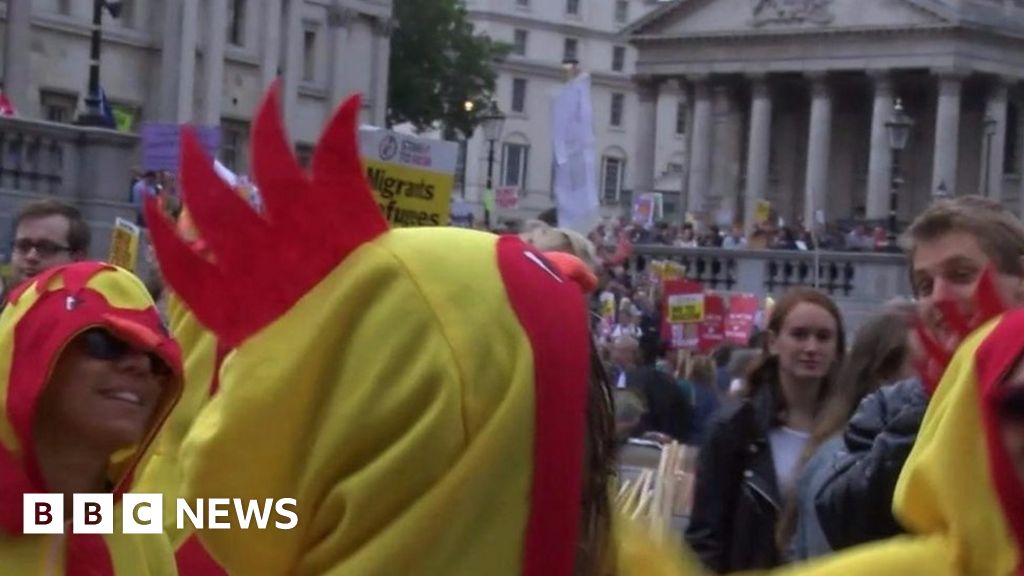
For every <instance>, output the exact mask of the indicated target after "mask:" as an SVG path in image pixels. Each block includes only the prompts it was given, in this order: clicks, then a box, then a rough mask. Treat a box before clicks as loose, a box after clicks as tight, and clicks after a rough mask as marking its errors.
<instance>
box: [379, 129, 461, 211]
mask: <svg viewBox="0 0 1024 576" xmlns="http://www.w3.org/2000/svg"><path fill="white" fill-rule="evenodd" d="M359 149H360V153H361V155H362V158H363V165H364V167H365V169H366V177H367V179H368V180H369V181H370V187H371V188H373V193H374V196H375V197H376V199H377V204H378V205H379V206H380V210H381V213H383V214H384V217H385V218H387V220H388V223H389V224H390V225H391V226H392V227H407V226H447V225H448V220H449V217H450V212H451V197H452V187H453V186H454V185H455V164H456V160H457V157H458V145H457V144H455V143H454V142H447V141H445V140H431V139H428V138H418V137H415V136H408V135H405V134H398V133H396V132H391V131H388V130H380V129H376V128H366V129H361V130H360V131H359Z"/></svg>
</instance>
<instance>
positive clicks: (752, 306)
mask: <svg viewBox="0 0 1024 576" xmlns="http://www.w3.org/2000/svg"><path fill="white" fill-rule="evenodd" d="M760 305H761V303H760V301H759V300H758V298H757V296H754V295H753V294H737V295H734V296H733V297H732V298H730V299H729V313H728V314H727V315H726V317H725V339H726V341H728V342H734V343H736V344H739V345H741V346H746V345H747V342H748V341H749V340H750V336H751V334H752V333H753V331H754V318H755V317H756V316H757V310H758V308H759V307H760Z"/></svg>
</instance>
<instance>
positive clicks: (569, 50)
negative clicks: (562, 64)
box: [562, 38, 580, 61]
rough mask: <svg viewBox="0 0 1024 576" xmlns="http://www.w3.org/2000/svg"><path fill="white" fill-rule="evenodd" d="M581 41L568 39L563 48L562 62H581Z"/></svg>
mask: <svg viewBox="0 0 1024 576" xmlns="http://www.w3.org/2000/svg"><path fill="white" fill-rule="evenodd" d="M579 47H580V41H579V40H577V39H575V38H566V39H565V43H564V44H563V47H562V60H563V61H565V60H579Z"/></svg>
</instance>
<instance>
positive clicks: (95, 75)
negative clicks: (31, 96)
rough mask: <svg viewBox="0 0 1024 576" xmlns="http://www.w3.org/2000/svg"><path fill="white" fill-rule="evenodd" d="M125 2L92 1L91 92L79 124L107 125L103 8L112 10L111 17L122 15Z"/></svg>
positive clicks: (86, 98)
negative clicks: (102, 57) (102, 61)
mask: <svg viewBox="0 0 1024 576" xmlns="http://www.w3.org/2000/svg"><path fill="white" fill-rule="evenodd" d="M122 6H123V4H122V2H120V0H118V1H114V0H93V2H92V42H91V45H90V47H89V60H90V62H89V94H88V95H87V96H86V97H85V113H83V114H82V115H80V116H79V117H78V124H81V125H83V126H105V125H106V120H105V119H104V117H103V110H102V109H101V105H102V102H101V101H102V99H101V98H100V42H101V41H102V40H103V28H102V26H103V9H104V8H106V9H107V11H108V12H110V16H111V18H118V17H120V16H121V8H122Z"/></svg>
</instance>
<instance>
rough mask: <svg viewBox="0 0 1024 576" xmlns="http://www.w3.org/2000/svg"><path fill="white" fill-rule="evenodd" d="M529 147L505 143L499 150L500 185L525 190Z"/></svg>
mask: <svg viewBox="0 0 1024 576" xmlns="http://www.w3.org/2000/svg"><path fill="white" fill-rule="evenodd" d="M529 157H530V146H529V145H527V144H512V143H510V142H507V143H505V145H504V146H503V147H502V150H501V185H502V186H517V187H519V189H520V190H523V189H525V188H526V168H527V165H528V164H529Z"/></svg>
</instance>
